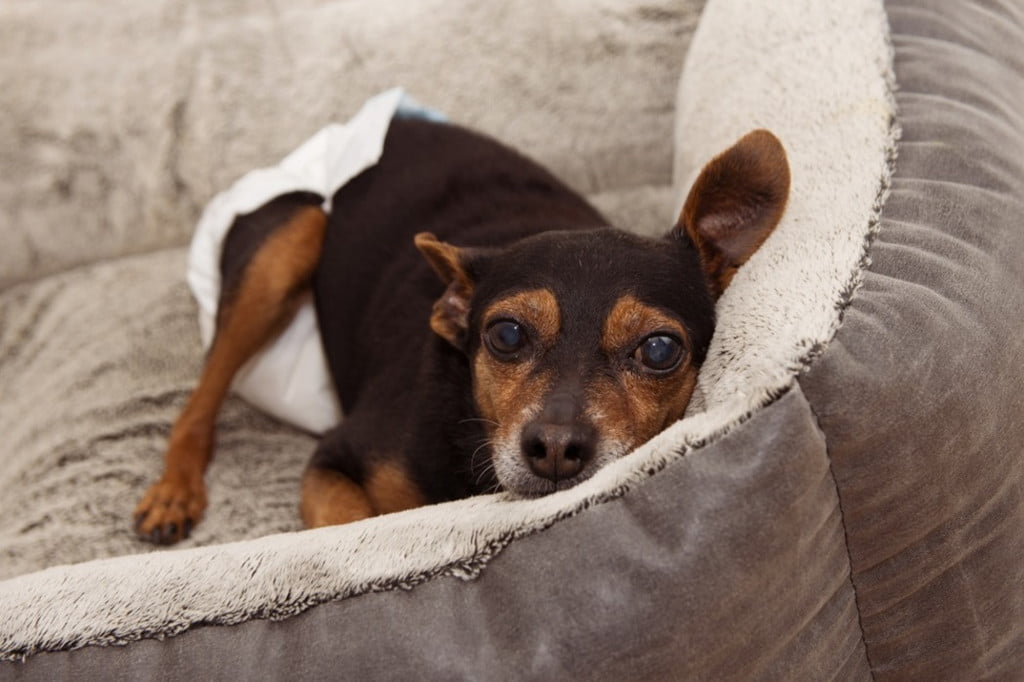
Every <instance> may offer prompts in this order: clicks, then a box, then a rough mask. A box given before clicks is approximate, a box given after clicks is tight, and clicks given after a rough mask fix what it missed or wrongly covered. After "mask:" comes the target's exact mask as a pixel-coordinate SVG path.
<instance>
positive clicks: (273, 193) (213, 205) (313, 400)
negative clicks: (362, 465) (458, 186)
mask: <svg viewBox="0 0 1024 682" xmlns="http://www.w3.org/2000/svg"><path fill="white" fill-rule="evenodd" d="M395 116H415V117H422V118H428V119H431V120H444V118H443V116H441V115H440V114H438V113H437V112H435V111H433V110H430V109H427V108H425V107H422V106H421V105H419V104H418V103H417V102H416V101H415V100H413V99H412V98H411V97H409V96H408V95H406V94H405V93H404V92H403V91H402V90H401V89H400V88H394V89H391V90H388V91H386V92H383V93H381V94H379V95H377V96H375V97H373V98H372V99H370V100H369V101H367V102H366V104H364V105H363V107H362V109H360V110H359V112H358V113H357V114H356V115H355V116H354V117H352V119H351V120H349V121H348V123H345V124H337V123H332V124H330V125H328V126H326V127H325V128H323V129H321V130H320V131H319V132H318V133H316V134H315V135H313V137H311V138H309V139H308V140H306V142H304V143H303V144H302V145H301V146H300V147H299V148H298V149H296V150H295V151H293V152H292V153H291V154H289V155H288V156H287V157H285V159H284V160H283V161H281V163H280V164H278V165H277V166H273V167H271V168H261V169H259V170H254V171H251V172H249V173H247V174H246V175H244V176H243V177H242V178H241V179H239V180H238V181H237V182H236V183H235V184H234V185H233V186H232V187H231V188H230V189H228V190H227V191H225V192H222V193H221V194H218V195H217V196H216V197H214V198H213V200H212V201H210V203H209V204H208V205H207V206H206V209H205V210H204V211H203V215H202V217H201V218H200V219H199V224H198V225H197V227H196V233H195V235H194V237H193V239H192V246H191V250H190V252H189V259H188V284H189V287H190V288H191V290H192V294H193V296H195V298H196V301H197V302H198V304H199V331H200V335H201V337H202V341H203V347H204V348H207V349H208V348H209V347H210V344H211V343H212V341H213V335H214V331H215V326H216V323H215V320H216V315H217V303H218V300H219V297H220V286H221V281H220V280H221V277H220V257H221V249H222V247H223V243H224V238H225V237H226V236H227V233H228V231H229V230H230V229H231V225H232V223H233V222H234V220H235V217H237V216H239V215H244V214H246V213H251V212H252V211H254V210H256V209H257V208H259V207H260V206H262V205H264V204H266V203H267V202H268V201H270V200H272V199H274V198H275V197H278V196H281V195H283V194H288V193H290V192H300V191H303V192H314V193H316V194H319V195H320V196H322V197H324V206H323V207H324V210H325V211H327V212H328V213H329V212H330V211H331V206H330V202H331V198H332V197H333V196H334V194H335V192H337V191H338V189H339V188H341V187H342V186H344V185H345V184H346V183H347V182H349V181H350V180H351V179H352V178H354V177H355V176H357V175H358V174H359V173H361V172H362V171H364V170H366V169H367V168H370V167H371V166H374V165H375V164H376V163H377V162H378V161H379V160H380V156H381V153H382V152H383V150H384V138H385V136H386V135H387V131H388V128H389V127H390V124H391V121H392V119H394V117H395ZM232 387H233V389H234V391H235V392H236V393H237V394H239V395H241V396H242V397H243V398H245V399H246V400H247V401H248V402H250V403H251V404H252V405H254V406H255V407H257V408H259V409H260V410H263V411H264V412H267V413H269V414H271V415H273V416H275V417H277V418H279V419H282V420H284V421H286V422H289V423H291V424H294V425H296V426H298V427H300V428H303V429H306V430H308V431H312V432H314V433H323V432H324V431H326V430H327V429H329V428H331V427H332V426H334V425H335V424H337V423H338V422H339V421H341V407H340V405H339V404H338V399H337V396H336V395H335V393H334V388H333V386H332V385H331V379H330V375H329V373H328V370H327V362H326V359H325V357H324V352H323V348H322V346H321V342H320V330H319V328H318V327H317V322H316V314H315V312H314V310H313V304H312V303H311V302H307V303H305V304H304V305H303V306H302V307H301V308H300V309H299V311H298V313H296V315H295V319H294V320H293V321H292V323H291V324H290V325H289V326H288V327H287V329H285V330H284V331H283V332H282V333H281V335H280V336H279V337H277V339H276V340H275V341H274V342H272V343H270V344H268V345H267V346H266V347H265V348H263V349H262V350H261V351H260V352H259V353H258V354H257V355H255V356H254V357H253V358H252V359H251V360H250V361H249V362H248V363H246V365H245V366H244V367H243V368H242V369H241V371H239V372H238V374H237V375H236V377H235V381H234V384H233V385H232Z"/></svg>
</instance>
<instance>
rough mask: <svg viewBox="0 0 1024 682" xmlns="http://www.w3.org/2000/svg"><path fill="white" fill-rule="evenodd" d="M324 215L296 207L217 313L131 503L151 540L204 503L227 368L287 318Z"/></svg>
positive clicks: (190, 520) (316, 250) (315, 255)
mask: <svg viewBox="0 0 1024 682" xmlns="http://www.w3.org/2000/svg"><path fill="white" fill-rule="evenodd" d="M326 224H327V218H326V216H325V215H324V213H323V211H321V210H320V209H319V208H314V207H302V208H300V209H298V210H297V211H296V213H295V215H294V216H293V217H292V218H291V219H290V220H289V221H288V222H287V223H286V224H285V225H284V226H282V227H281V228H278V229H277V230H276V231H275V232H274V233H273V234H272V235H271V236H270V237H268V238H267V241H266V242H265V243H264V244H263V245H262V246H261V247H260V249H259V250H258V251H257V252H256V255H255V256H254V257H253V259H252V261H251V262H250V263H249V265H248V266H247V267H246V270H245V273H244V275H243V277H242V283H241V285H240V286H239V289H238V293H237V294H236V296H235V300H234V302H233V303H232V305H231V307H230V309H228V310H227V311H226V312H225V313H224V314H223V315H220V316H219V320H218V328H217V333H216V336H215V338H214V341H213V345H212V346H211V348H210V352H209V354H208V355H207V358H206V363H205V365H204V367H203V371H202V374H201V376H200V379H199V384H198V385H197V386H196V389H195V391H193V393H192V395H191V397H190V398H189V400H188V402H187V403H186V405H185V409H184V410H183V411H182V413H181V415H180V416H179V417H178V420H177V421H176V422H175V424H174V427H173V428H172V429H171V436H170V439H169V442H168V446H167V454H166V457H165V465H164V473H163V476H161V478H160V480H159V481H158V482H157V483H155V484H154V485H153V486H152V487H151V488H150V489H149V490H148V491H147V492H146V494H145V495H144V496H143V498H142V500H141V501H140V502H139V504H138V506H137V507H136V508H135V513H134V516H135V518H136V519H137V522H136V526H137V529H138V532H139V533H140V534H141V535H142V536H143V537H146V538H147V539H152V540H153V541H155V542H162V543H166V542H177V541H178V540H180V539H182V538H183V537H184V536H185V534H186V525H194V524H195V523H198V521H199V519H200V517H201V516H202V513H203V510H204V509H205V508H206V492H205V485H204V483H203V474H204V473H205V472H206V467H207V466H208V465H209V463H210V460H211V459H212V458H213V440H214V426H215V422H216V418H217V412H218V411H219V410H220V406H221V404H222V403H223V402H224V398H225V396H226V395H227V392H228V389H229V388H230V387H231V381H232V379H233V378H234V376H235V373H236V372H237V371H238V370H239V369H240V368H241V367H242V365H244V364H245V363H246V361H248V360H249V358H251V357H252V356H253V355H254V354H255V353H256V351H258V350H259V349H260V348H262V347H263V346H264V345H265V344H266V343H267V342H268V341H270V340H271V339H273V338H274V337H275V336H276V335H277V334H278V333H280V332H281V330H282V329H284V327H285V326H287V324H288V322H289V321H291V319H292V317H293V316H294V315H295V312H296V311H297V310H298V308H299V305H300V304H301V302H302V295H303V294H304V293H305V292H306V291H307V290H308V288H309V282H310V278H311V277H312V275H313V271H314V270H315V269H316V265H317V263H318V261H319V259H320V250H321V247H322V245H323V236H324V228H325V226H326Z"/></svg>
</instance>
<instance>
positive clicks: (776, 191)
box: [673, 130, 789, 298]
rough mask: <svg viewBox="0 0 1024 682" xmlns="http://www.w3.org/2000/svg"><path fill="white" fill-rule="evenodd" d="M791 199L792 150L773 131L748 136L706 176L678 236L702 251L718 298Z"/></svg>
mask: <svg viewBox="0 0 1024 682" xmlns="http://www.w3.org/2000/svg"><path fill="white" fill-rule="evenodd" d="M788 197H789V162H788V161H787V160H786V150H785V149H783V147H782V143H781V142H779V140H778V138H776V137H775V136H774V135H772V134H771V133H770V132H768V131H767V130H755V131H753V132H751V133H747V134H746V135H745V136H743V137H742V138H741V139H740V140H739V142H737V143H736V144H734V145H733V146H732V147H730V148H729V149H727V150H726V151H724V152H722V153H721V154H719V155H718V156H716V157H715V158H714V159H712V160H711V161H710V162H709V163H708V164H707V165H706V166H705V167H704V170H702V171H701V174H700V177H698V178H697V181H696V182H694V183H693V187H692V188H691V189H690V194H689V195H688V196H687V197H686V203H685V204H684V205H683V211H682V213H681V214H680V215H679V222H678V224H677V225H676V227H675V229H674V230H673V232H674V233H675V234H677V235H678V234H685V235H686V236H688V237H689V238H690V240H691V241H692V242H693V244H694V245H695V246H696V247H697V251H698V253H699V254H700V261H701V266H702V267H703V269H704V274H705V275H706V276H707V278H708V282H709V284H710V286H711V289H712V293H713V295H714V296H715V298H718V296H720V295H721V294H722V292H723V291H725V289H726V287H728V286H729V282H730V281H732V277H733V275H734V274H735V273H736V270H737V269H738V268H739V267H740V266H741V265H743V264H744V263H746V262H747V259H748V258H750V256H752V255H753V254H754V252H755V251H757V249H758V248H759V247H760V246H761V244H762V243H764V240H765V239H767V238H768V235H770V234H771V232H772V230H774V229H775V226H776V225H777V224H778V223H779V220H781V219H782V213H783V211H784V210H785V208H786V199H787V198H788Z"/></svg>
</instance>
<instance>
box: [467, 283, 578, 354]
mask: <svg viewBox="0 0 1024 682" xmlns="http://www.w3.org/2000/svg"><path fill="white" fill-rule="evenodd" d="M502 318H510V319H513V320H515V321H517V322H520V323H523V324H526V325H527V327H529V328H530V330H532V331H533V332H534V333H535V334H537V335H538V336H539V337H540V338H538V339H535V340H536V341H539V342H540V343H541V344H542V345H545V346H548V345H551V344H552V343H554V341H555V338H556V337H557V336H558V332H559V330H560V329H561V328H562V313H561V310H560V309H559V307H558V299H556V298H555V295H554V294H553V293H552V292H551V290H550V289H529V290H527V291H520V292H518V293H515V294H512V295H511V296H507V297H505V298H501V299H498V300H497V301H495V302H494V303H492V304H491V305H489V306H488V307H487V309H486V310H485V311H484V315H483V321H484V324H483V327H484V329H487V327H488V326H489V325H490V324H491V323H492V322H495V321H497V320H500V319H502Z"/></svg>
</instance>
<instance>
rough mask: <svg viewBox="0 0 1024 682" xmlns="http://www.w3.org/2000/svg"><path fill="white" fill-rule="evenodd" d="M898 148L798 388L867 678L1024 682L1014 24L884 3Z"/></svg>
mask: <svg viewBox="0 0 1024 682" xmlns="http://www.w3.org/2000/svg"><path fill="white" fill-rule="evenodd" d="M887 7H888V11H889V15H890V21H891V22H892V28H893V42H894V44H895V47H896V76H897V80H898V82H899V85H900V88H899V91H898V98H899V108H900V122H901V125H902V127H903V138H902V141H901V143H900V155H899V160H898V164H897V173H896V176H895V178H894V180H893V186H892V194H891V196H890V198H889V201H888V202H887V204H886V206H885V209H884V210H883V212H882V224H881V229H880V232H879V235H878V239H877V241H876V242H875V244H874V246H873V247H872V248H871V251H870V258H871V266H870V268H869V269H868V271H867V273H866V275H865V280H864V286H863V287H862V288H861V290H860V291H858V292H857V294H856V295H855V297H854V299H853V303H852V305H851V306H850V308H849V309H848V310H847V312H846V317H845V321H844V323H843V326H842V328H841V330H840V332H839V334H838V336H837V337H836V339H835V341H834V342H833V343H832V345H831V347H830V348H829V350H828V351H827V352H826V353H825V355H824V356H823V357H822V358H821V359H820V361H819V362H818V363H817V364H816V365H815V366H814V367H813V368H812V370H811V371H810V372H809V373H808V375H807V376H806V377H805V378H804V379H803V380H802V381H801V384H802V385H803V387H804V390H805V391H806V393H807V396H808V399H809V400H810V401H811V403H812V406H813V407H814V410H815V412H816V413H817V415H818V418H819V422H820V424H821V427H822V429H823V430H824V432H825V435H826V438H827V439H828V445H829V454H830V455H831V457H832V461H833V471H834V473H835V476H836V479H837V482H838V484H839V493H840V501H841V503H842V508H843V518H844V525H845V527H846V532H847V538H848V541H849V547H850V557H851V561H852V565H853V581H854V585H855V587H856V589H857V598H858V604H859V607H860V612H861V622H862V624H863V627H864V633H865V638H866V642H867V655H868V658H869V660H870V661H871V664H872V669H873V671H874V673H875V678H876V679H878V680H890V679H899V680H937V679H943V680H980V679H993V680H1011V679H1020V677H1021V674H1022V671H1024V456H1022V455H1024V445H1022V444H1024V393H1022V391H1021V387H1022V386H1024V333H1022V331H1024V58H1022V54H1024V53H1022V52H1021V45H1022V44H1024V9H1022V8H1021V6H1020V4H1019V3H985V4H984V6H982V5H979V4H975V3H954V2H944V1H942V0H928V1H922V0H889V2H888V3H887Z"/></svg>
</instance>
